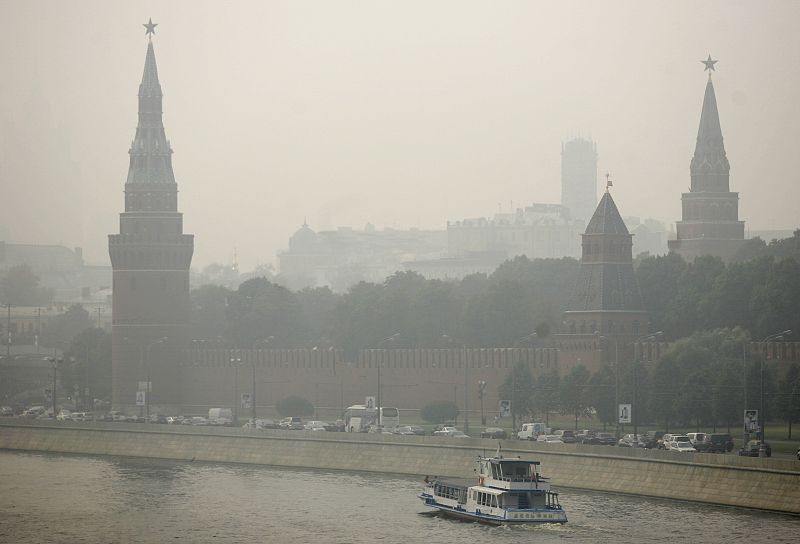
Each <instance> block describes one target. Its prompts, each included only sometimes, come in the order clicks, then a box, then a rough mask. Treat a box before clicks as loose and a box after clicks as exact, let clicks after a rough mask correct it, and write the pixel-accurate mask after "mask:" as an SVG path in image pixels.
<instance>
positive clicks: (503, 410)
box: [497, 400, 511, 417]
mask: <svg viewBox="0 0 800 544" xmlns="http://www.w3.org/2000/svg"><path fill="white" fill-rule="evenodd" d="M497 410H498V411H499V412H500V417H511V401H510V400H501V401H500V402H498V403H497Z"/></svg>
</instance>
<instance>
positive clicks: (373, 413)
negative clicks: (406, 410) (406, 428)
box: [344, 404, 400, 433]
mask: <svg viewBox="0 0 800 544" xmlns="http://www.w3.org/2000/svg"><path fill="white" fill-rule="evenodd" d="M380 414H381V417H380V424H381V425H382V426H383V428H384V429H385V430H387V431H393V430H394V429H396V428H397V427H399V426H400V410H398V409H397V408H394V407H390V406H381V408H380ZM377 424H378V410H377V409H375V408H367V406H365V405H364V404H354V405H353V406H348V407H347V409H346V410H345V411H344V429H345V431H347V432H349V433H365V432H367V431H368V430H369V428H370V427H372V426H373V425H377Z"/></svg>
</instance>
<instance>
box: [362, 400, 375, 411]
mask: <svg viewBox="0 0 800 544" xmlns="http://www.w3.org/2000/svg"><path fill="white" fill-rule="evenodd" d="M364 406H366V407H367V410H374V409H375V407H376V406H377V405H376V404H375V397H365V398H364Z"/></svg>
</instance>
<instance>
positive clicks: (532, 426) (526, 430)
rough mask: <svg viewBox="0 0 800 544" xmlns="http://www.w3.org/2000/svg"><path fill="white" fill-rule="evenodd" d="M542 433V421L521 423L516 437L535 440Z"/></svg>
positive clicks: (543, 428) (543, 431)
mask: <svg viewBox="0 0 800 544" xmlns="http://www.w3.org/2000/svg"><path fill="white" fill-rule="evenodd" d="M544 433H545V427H544V423H523V424H522V430H521V431H519V432H518V433H517V438H519V439H520V440H536V438H537V437H538V436H539V435H540V434H544Z"/></svg>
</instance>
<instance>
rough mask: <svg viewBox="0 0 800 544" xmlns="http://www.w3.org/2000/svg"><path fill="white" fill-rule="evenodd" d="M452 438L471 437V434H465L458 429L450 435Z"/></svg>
mask: <svg viewBox="0 0 800 544" xmlns="http://www.w3.org/2000/svg"><path fill="white" fill-rule="evenodd" d="M450 438H469V435H467V434H464V433H463V432H462V431H459V430H456V431H454V432H453V433H452V434H451V435H450Z"/></svg>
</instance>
